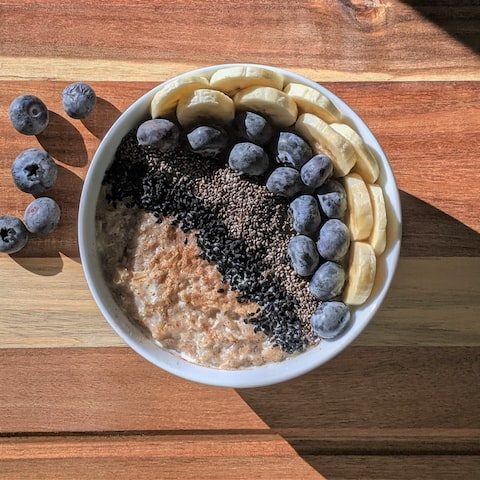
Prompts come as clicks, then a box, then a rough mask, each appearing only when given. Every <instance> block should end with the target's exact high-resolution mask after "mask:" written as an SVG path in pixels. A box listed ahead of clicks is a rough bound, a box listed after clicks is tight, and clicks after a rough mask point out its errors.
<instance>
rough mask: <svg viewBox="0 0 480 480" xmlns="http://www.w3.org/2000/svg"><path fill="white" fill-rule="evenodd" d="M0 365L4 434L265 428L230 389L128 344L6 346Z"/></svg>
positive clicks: (0, 428)
mask: <svg viewBox="0 0 480 480" xmlns="http://www.w3.org/2000/svg"><path fill="white" fill-rule="evenodd" d="M0 365H1V366H0V384H1V385H2V389H1V390H0V405H1V408H0V411H1V414H0V432H3V433H11V432H76V431H80V432H83V431H92V432H101V431H124V430H133V431H142V430H147V431H148V430H150V431H154V430H160V431H167V430H169V431H172V430H176V431H204V430H221V431H227V430H254V431H256V430H264V429H266V428H267V427H266V425H265V424H264V423H263V422H262V421H261V420H260V419H259V418H258V417H257V416H256V415H255V413H254V412H252V410H250V408H248V406H247V405H246V404H245V403H244V402H243V401H242V400H241V398H239V396H238V394H237V393H235V392H234V391H233V390H227V389H214V388H209V387H205V386H202V385H197V384H194V383H191V382H187V381H185V380H181V379H178V378H176V377H173V376H171V375H169V374H167V373H165V372H163V371H162V370H160V369H158V368H155V367H154V366H152V365H151V364H150V363H148V362H147V361H146V360H143V359H142V358H141V357H140V356H138V355H137V354H135V353H134V352H133V351H131V350H130V349H126V348H120V349H118V348H117V349H116V348H109V349H102V348H100V349H78V350H77V349H42V350H30V349H26V350H22V349H17V350H1V351H0ZM0 471H1V469H0Z"/></svg>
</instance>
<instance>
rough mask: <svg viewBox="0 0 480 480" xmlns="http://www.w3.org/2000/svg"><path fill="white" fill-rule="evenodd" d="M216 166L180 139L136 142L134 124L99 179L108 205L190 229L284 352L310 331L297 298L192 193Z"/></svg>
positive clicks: (296, 348) (299, 345)
mask: <svg viewBox="0 0 480 480" xmlns="http://www.w3.org/2000/svg"><path fill="white" fill-rule="evenodd" d="M173 165H175V166H177V167H175V168H174V167H173ZM178 165H180V166H181V165H184V166H188V168H185V169H184V170H182V169H179V168H178ZM192 165H194V166H195V168H192ZM221 168H224V164H223V162H222V159H213V160H212V159H206V158H204V157H201V156H199V155H198V154H195V153H193V152H191V151H189V150H188V149H187V148H186V146H185V145H181V146H180V147H179V148H178V149H177V150H176V151H175V152H174V153H169V154H160V153H158V152H155V151H152V150H151V149H150V148H149V147H141V146H139V145H138V144H137V141H136V129H134V130H132V131H131V132H129V134H127V135H126V136H125V138H124V139H123V140H122V142H121V144H120V146H119V148H118V150H117V152H116V156H115V160H114V162H113V164H112V165H111V166H110V168H109V169H108V171H107V173H106V175H105V179H104V184H107V185H109V187H110V188H109V190H108V191H109V193H108V194H107V201H108V202H110V203H111V204H112V205H115V202H116V201H123V202H124V203H125V204H126V205H127V207H138V208H142V209H144V210H147V211H150V212H153V213H154V215H156V216H157V217H158V218H159V220H161V219H163V218H164V217H166V216H169V217H172V218H173V219H174V220H173V222H172V223H174V224H175V225H177V226H178V227H180V228H181V229H182V230H183V231H184V232H190V231H194V232H195V233H196V237H197V242H198V246H199V248H200V249H201V251H202V257H203V258H204V259H206V260H207V261H209V262H211V263H213V264H215V265H216V267H217V269H218V270H219V272H220V273H221V274H222V277H223V279H224V280H225V281H226V282H228V283H229V284H230V286H231V287H232V288H233V289H234V290H236V291H237V292H238V293H239V301H240V302H247V301H254V302H256V303H258V304H259V305H260V306H261V307H262V308H261V309H260V312H258V314H257V315H255V316H253V317H251V318H249V319H248V320H246V321H248V322H250V323H252V324H253V325H254V330H255V331H256V332H259V331H261V332H264V333H265V334H266V335H267V336H268V337H270V340H271V342H272V344H273V345H277V346H279V347H281V348H282V349H283V350H284V351H285V352H287V353H293V352H300V351H303V350H304V349H305V348H306V347H307V345H308V344H309V343H310V341H311V340H312V337H311V331H310V330H309V329H308V328H305V322H302V320H301V319H300V318H299V316H298V315H297V313H296V311H297V310H298V300H297V298H295V296H292V295H291V294H290V293H289V292H287V291H286V290H285V288H284V286H283V285H282V284H281V283H280V282H279V281H278V280H277V279H276V278H274V277H273V276H272V275H270V274H268V273H266V272H268V271H269V270H271V267H270V266H269V265H267V264H265V261H264V258H263V257H264V251H262V249H258V251H255V249H252V248H251V246H249V245H248V244H247V243H246V241H245V240H244V239H243V238H237V237H234V236H232V235H231V234H230V232H229V229H228V228H227V226H226V224H225V222H224V220H223V219H222V218H220V217H219V215H218V214H217V212H215V211H214V209H212V208H211V206H207V205H206V204H205V202H204V201H203V200H202V199H201V198H199V197H198V196H197V195H196V194H195V191H196V183H195V182H196V180H198V179H199V178H203V177H208V176H209V175H212V174H214V173H215V172H216V171H217V170H219V169H221ZM192 170H193V172H192Z"/></svg>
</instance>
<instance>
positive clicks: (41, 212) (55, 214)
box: [23, 197, 60, 235]
mask: <svg viewBox="0 0 480 480" xmlns="http://www.w3.org/2000/svg"><path fill="white" fill-rule="evenodd" d="M23 221H24V222H25V226H26V227H27V230H28V231H29V232H31V233H39V234H41V235H46V234H47V233H50V232H51V231H52V230H54V229H55V227H56V226H57V225H58V222H59V221H60V207H59V206H58V204H57V202H56V201H55V200H52V199H51V198H48V197H40V198H37V199H35V200H34V201H33V202H32V203H30V205H29V206H28V207H27V208H26V209H25V213H24V215H23Z"/></svg>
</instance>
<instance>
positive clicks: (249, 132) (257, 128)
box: [235, 112, 273, 146]
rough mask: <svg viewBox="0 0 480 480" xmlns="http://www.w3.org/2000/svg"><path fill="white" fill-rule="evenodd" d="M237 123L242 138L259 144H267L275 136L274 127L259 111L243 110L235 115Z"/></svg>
mask: <svg viewBox="0 0 480 480" xmlns="http://www.w3.org/2000/svg"><path fill="white" fill-rule="evenodd" d="M235 124H236V127H237V132H238V135H239V136H240V138H244V139H245V140H248V141H249V142H252V143H255V144H257V145H260V146H263V145H266V144H267V143H268V142H270V140H271V139H272V137H273V129H272V127H271V126H270V124H269V123H268V122H267V120H265V118H263V117H262V116H261V115H258V113H253V112H241V113H239V114H238V115H237V116H236V117H235Z"/></svg>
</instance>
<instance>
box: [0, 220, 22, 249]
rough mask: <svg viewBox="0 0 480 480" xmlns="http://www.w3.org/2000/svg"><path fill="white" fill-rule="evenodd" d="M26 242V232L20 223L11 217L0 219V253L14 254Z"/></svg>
mask: <svg viewBox="0 0 480 480" xmlns="http://www.w3.org/2000/svg"><path fill="white" fill-rule="evenodd" d="M27 241H28V232H27V229H26V228H25V225H24V224H23V223H22V221H21V220H20V219H18V218H16V217H12V216H11V215H3V216H2V217H0V252H2V253H16V252H18V251H19V250H21V249H22V248H23V247H24V246H25V245H26V244H27Z"/></svg>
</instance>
